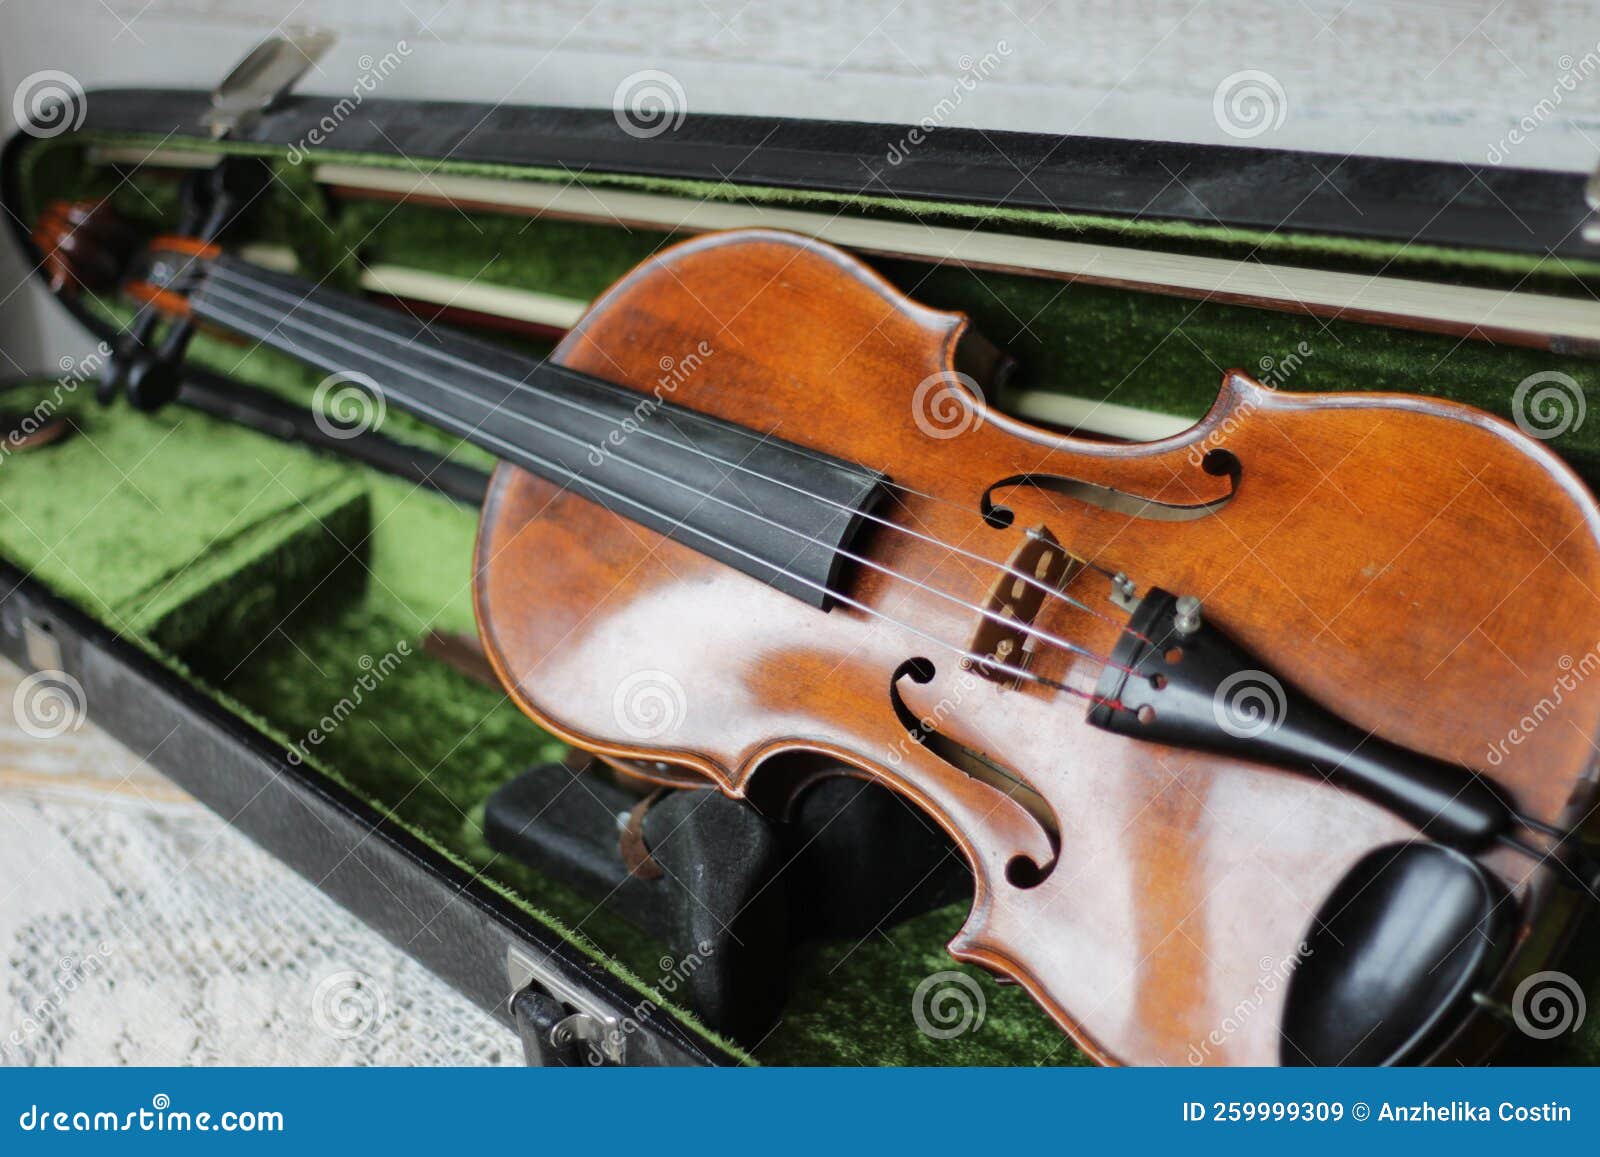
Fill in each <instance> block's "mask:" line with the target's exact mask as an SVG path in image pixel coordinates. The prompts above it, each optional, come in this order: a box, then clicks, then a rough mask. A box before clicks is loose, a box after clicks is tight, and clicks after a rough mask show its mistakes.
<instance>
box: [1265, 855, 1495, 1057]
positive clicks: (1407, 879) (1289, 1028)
mask: <svg viewBox="0 0 1600 1157" xmlns="http://www.w3.org/2000/svg"><path fill="white" fill-rule="evenodd" d="M1516 914H1517V909H1516V905H1515V904H1514V903H1511V902H1510V901H1509V898H1508V896H1507V894H1506V890H1505V888H1504V886H1503V885H1502V884H1501V883H1500V881H1499V880H1497V879H1495V878H1494V877H1493V876H1492V875H1491V874H1490V873H1488V872H1486V871H1484V869H1483V867H1482V866H1481V865H1480V864H1479V863H1477V861H1475V860H1472V859H1470V858H1468V857H1467V856H1464V855H1462V854H1461V853H1460V852H1456V851H1453V850H1451V849H1449V848H1446V847H1445V846H1443V845H1442V844H1434V843H1424V842H1420V841H1419V842H1414V843H1406V844H1400V845H1390V846H1387V847H1380V848H1374V849H1373V850H1372V851H1371V852H1369V853H1367V855H1366V856H1364V857H1363V858H1362V859H1361V860H1360V861H1359V862H1358V863H1357V864H1356V865H1355V866H1354V867H1352V868H1351V869H1350V871H1349V873H1348V874H1347V875H1346V876H1345V877H1344V879H1343V880H1342V881H1340V883H1339V884H1338V886H1337V887H1335V888H1334V889H1333V891H1332V892H1330V893H1329V894H1328V898H1327V899H1326V900H1325V901H1324V902H1323V905H1322V908H1321V910H1320V911H1318V913H1317V916H1316V919H1315V920H1314V921H1313V923H1312V928H1311V931H1310V932H1309V933H1308V934H1307V936H1306V939H1305V942H1304V944H1303V946H1302V948H1301V958H1300V962H1299V965H1298V966H1297V967H1296V969H1295V971H1294V973H1293V974H1292V976H1291V977H1290V980H1289V989H1288V993H1287V995H1286V996H1285V999H1284V1007H1283V1023H1282V1036H1281V1045H1282V1060H1283V1063H1284V1064H1285V1065H1317V1066H1326V1065H1393V1064H1405V1063H1408V1062H1414V1061H1416V1060H1419V1059H1422V1058H1424V1057H1426V1056H1427V1054H1428V1053H1430V1052H1431V1051H1432V1050H1433V1049H1434V1048H1436V1047H1437V1046H1438V1044H1439V1043H1440V1041H1441V1039H1442V1038H1443V1037H1444V1036H1445V1035H1447V1034H1448V1033H1449V1031H1450V1030H1451V1028H1453V1027H1454V1025H1455V1024H1456V1023H1457V1022H1458V1021H1459V1016H1460V1012H1461V1010H1462V1006H1463V1005H1464V1004H1465V1003H1467V1002H1470V1001H1471V999H1472V994H1473V993H1474V991H1477V990H1479V989H1480V988H1481V987H1486V986H1487V982H1488V981H1489V980H1491V979H1492V978H1493V976H1494V973H1495V972H1496V971H1497V970H1498V968H1499V966H1500V964H1501V962H1502V961H1503V960H1504V959H1505V954H1506V951H1507V950H1508V949H1509V948H1510V938H1511V934H1512V931H1513V929H1514V926H1515V922H1516Z"/></svg>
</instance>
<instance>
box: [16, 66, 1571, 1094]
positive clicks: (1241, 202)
mask: <svg viewBox="0 0 1600 1157" xmlns="http://www.w3.org/2000/svg"><path fill="white" fill-rule="evenodd" d="M91 96H92V99H90V100H89V101H88V118H87V122H86V124H85V125H84V126H83V131H85V132H104V133H111V134H140V135H143V136H146V137H148V138H152V139H161V138H170V137H171V136H179V137H187V138H193V139H196V140H208V139H209V134H208V133H207V131H206V130H204V129H203V128H201V127H200V118H201V115H202V114H203V113H204V112H205V110H206V109H207V108H208V104H209V102H208V96H207V94H205V93H200V92H192V91H167V90H112V91H102V92H96V93H93V94H91ZM334 103H335V98H331V97H291V98H288V99H286V100H284V101H282V102H280V103H279V104H278V105H277V106H276V107H275V108H274V109H272V110H270V111H268V112H267V113H266V114H265V115H264V116H263V117H262V119H261V120H260V121H258V122H257V123H256V124H255V125H254V126H253V127H252V128H251V129H250V130H249V131H248V133H246V134H245V137H244V139H245V140H247V141H251V142H255V143H259V144H276V145H279V146H282V147H284V148H288V147H290V146H291V145H296V144H297V143H299V142H302V141H304V140H305V139H306V138H307V137H308V135H310V134H311V133H312V131H313V130H316V132H317V133H319V134H322V135H323V139H324V145H323V147H324V148H327V149H338V150H340V151H341V152H363V153H370V154H386V155H394V154H395V153H396V152H397V150H402V149H403V150H404V151H405V152H406V153H408V154H410V155H413V156H419V157H428V158H443V157H448V158H450V159H452V160H456V161H462V162H479V163H496V164H509V165H526V166H541V165H542V166H554V165H561V166H564V167H566V168H568V169H570V170H572V171H575V172H581V171H584V170H589V171H593V172H596V173H634V174H643V175H649V176H657V177H679V178H689V179H707V180H714V181H719V182H720V181H738V182H741V183H747V184H757V185H762V184H765V185H778V186H788V187H798V188H807V189H815V190H827V191H832V192H837V193H842V194H856V193H866V194H876V195H882V196H897V197H904V198H911V199H924V200H943V201H952V202H964V203H985V204H1005V205H1009V206H1013V207H1019V208H1034V209H1047V210H1053V211H1057V212H1078V213H1090V214H1102V215H1106V216H1131V215H1134V214H1138V215H1141V216H1145V217H1163V218H1168V219H1174V220H1192V221H1198V222H1207V223H1211V224H1216V223H1219V222H1220V223H1224V224H1229V225H1239V226H1259V227H1263V228H1279V229H1284V230H1291V231H1308V232H1321V233H1341V234H1348V235H1361V236H1368V237H1377V238H1400V239H1405V240H1411V241H1415V242H1418V243H1436V244H1440V245H1470V246H1473V247H1478V248H1502V249H1508V250H1519V251H1526V252H1537V253H1548V254H1557V255H1567V256H1584V255H1592V254H1593V252H1594V251H1595V249H1596V247H1595V246H1591V245H1587V244H1585V243H1583V242H1582V241H1581V240H1580V237H1581V232H1582V231H1581V229H1580V228H1579V226H1580V225H1581V223H1582V222H1583V221H1584V220H1585V219H1587V217H1588V213H1589V210H1588V207H1587V205H1586V204H1585V201H1584V197H1583V179H1582V178H1581V177H1578V176H1572V175H1561V174H1551V173H1540V172H1530V171H1522V170H1512V169H1500V168H1490V167H1486V166H1466V165H1447V164H1435V163H1428V162H1411V161H1391V160H1382V159H1375V158H1359V157H1351V158H1340V157H1333V156H1324V155H1320V154H1313V153H1292V152H1286V151H1282V150H1268V149H1247V148H1236V147H1196V146H1189V145H1180V144H1170V143H1161V142H1137V141H1114V140H1097V139H1089V138H1068V137H1053V136H1047V135H1040V134H1020V133H999V132H990V133H986V132H979V131H968V130H961V129H939V130H937V131H934V132H929V133H926V134H925V140H924V141H923V143H921V144H920V145H919V146H918V147H917V148H916V149H914V150H910V151H909V152H906V153H904V154H903V155H902V157H901V159H900V160H899V161H898V163H892V162H891V161H890V160H889V155H890V150H891V149H892V148H893V146H894V145H895V144H896V142H899V141H902V140H903V139H904V138H905V137H906V136H907V134H908V133H909V132H910V128H909V127H908V126H889V125H870V124H856V123H844V122H816V121H799V120H773V119H767V118H751V117H733V116H691V117H688V118H686V119H685V120H684V122H683V123H682V125H681V126H680V127H679V128H678V129H676V130H675V131H673V132H672V133H669V134H663V135H662V136H660V137H657V138H653V139H646V140H641V139H638V138H635V137H633V136H630V135H628V134H627V133H625V132H623V131H622V129H621V128H620V127H619V126H618V124H617V123H616V120H615V118H614V116H613V114H612V113H611V112H610V111H608V110H589V109H557V108H516V107H503V106H488V105H477V104H462V103H440V102H414V101H389V100H371V101H367V102H365V103H363V104H362V105H361V106H360V108H359V110H358V112H357V113H356V114H355V115H350V116H348V117H347V118H339V117H335V116H334V115H333V111H334V110H333V106H334ZM329 119H332V120H333V121H335V122H336V123H337V128H335V129H334V130H333V131H332V132H328V131H327V128H326V121H328V120H329ZM28 143H29V139H28V138H26V137H23V136H22V135H20V134H19V135H18V136H16V137H14V138H13V139H12V140H11V141H10V142H9V143H8V144H7V146H6V149H5V152H4V156H3V160H0V201H3V202H4V204H5V205H6V206H8V207H12V211H11V212H10V213H9V214H8V216H9V217H10V219H11V222H12V225H13V229H14V231H15V233H16V235H17V240H18V243H19V244H20V245H21V246H22V247H23V249H24V250H25V251H27V252H29V253H31V254H32V255H33V257H34V259H35V262H36V264H37V258H38V254H37V252H36V251H34V249H33V246H32V242H31V240H30V239H29V238H28V237H27V236H26V233H25V231H24V229H23V227H22V225H21V216H20V214H19V213H18V212H17V211H16V209H15V207H16V206H17V205H18V201H19V192H20V190H19V187H18V176H19V165H18V160H19V158H20V155H21V152H22V149H23V148H24V147H26V145H27V144H28ZM316 153H317V150H315V149H313V150H310V151H309V158H310V159H312V160H315V159H316ZM863 166H865V167H863ZM1019 172H1021V173H1027V174H1028V177H1027V178H1026V179H1019ZM1174 173H1182V174H1183V180H1182V181H1181V182H1177V181H1174V180H1173V179H1172V176H1173V174H1174ZM1191 190H1192V191H1191ZM1441 206H1443V207H1442V208H1441ZM78 316H79V319H80V320H82V321H84V322H85V324H88V325H89V326H90V328H91V329H94V330H96V331H97V332H100V334H101V336H105V334H104V332H103V331H104V329H105V327H104V326H103V325H101V324H99V323H97V322H96V321H94V319H92V318H90V317H89V316H87V315H85V314H82V313H79V314H78ZM202 384H203V383H202ZM196 388H198V387H196ZM187 400H190V401H191V402H193V401H195V400H196V399H187ZM200 401H202V402H203V399H200ZM214 404H215V405H216V406H219V407H222V410H225V409H226V407H227V405H228V404H229V400H228V397H226V396H223V397H221V400H214ZM219 412H222V411H219ZM286 425H287V426H292V425H293V423H286ZM300 425H301V426H303V425H304V423H300ZM291 433H292V431H291ZM348 445H349V444H348V443H346V444H345V446H346V447H348ZM396 453H397V452H396ZM394 456H395V455H394V454H379V455H376V456H375V459H374V462H373V464H374V465H375V466H377V467H379V468H388V469H394V468H395V467H394V465H393V464H392V463H389V462H386V461H385V460H384V458H385V457H394ZM402 465H404V464H402ZM480 484H481V480H480V479H472V478H468V479H465V480H464V481H463V483H462V487H461V492H460V493H458V494H457V496H458V497H468V496H470V495H471V494H472V493H474V492H475V490H476V487H477V486H478V485H480ZM0 583H3V584H4V588H3V589H4V590H5V592H6V593H5V594H4V595H3V596H0V652H3V653H4V654H5V655H6V656H7V657H9V658H10V659H11V660H13V661H14V662H16V663H18V664H19V665H21V666H22V667H24V668H26V669H29V670H34V669H38V668H39V667H40V666H43V665H45V664H42V663H40V662H39V661H38V658H39V653H40V650H41V647H40V645H39V640H40V639H41V638H43V639H46V640H48V644H47V646H46V649H48V651H49V652H50V655H49V658H50V663H49V665H52V666H56V667H59V668H60V669H62V670H64V671H66V672H67V673H68V674H70V675H72V676H73V677H74V678H76V679H77V680H78V681H79V682H80V683H81V684H82V685H83V687H84V689H85V692H86V695H87V701H88V702H89V703H90V704H91V705H92V708H93V715H92V718H93V719H94V722H95V723H97V724H98V725H99V726H101V727H102V728H104V729H105V730H106V731H108V732H109V733H110V734H112V735H113V736H115V737H116V738H117V739H118V740H120V741H121V742H122V743H123V744H125V745H126V746H127V747H128V748H130V749H131V750H132V751H134V752H135V753H136V754H138V755H141V756H146V757H147V758H148V761H149V762H150V763H151V764H152V765H153V766H155V767H156V768H158V769H159V770H161V771H162V772H163V773H164V774H166V775H168V776H169V777H170V778H171V779H172V780H173V781H174V782H175V783H177V784H178V785H179V786H181V787H183V788H184V789H185V790H187V791H188V792H190V793H191V794H193V795H194V796H195V797H196V798H198V799H199V800H200V801H201V802H203V803H204V804H206V805H207V806H208V807H210V808H211V809H212V810H213V811H215V812H217V813H218V814H219V815H220V816H222V817H223V818H224V819H225V820H227V821H228V822H229V823H231V824H233V825H234V826H236V827H238V828H239V829H240V830H241V831H242V832H244V833H245V834H246V835H247V836H249V837H250V838H251V839H252V840H254V841H255V842H256V843H258V844H259V845H261V846H262V847H263V848H265V849H266V850H267V851H269V852H270V853H272V854H273V855H274V856H276V857H277V858H279V859H281V860H282V861H284V862H285V863H286V864H288V865H289V866H290V867H292V868H293V869H294V870H295V871H297V872H298V873H299V874H300V875H302V876H304V877H305V878H306V879H308V880H310V881H312V882H313V883H315V884H316V885H317V886H318V887H319V888H321V889H322V890H323V891H325V892H327V893H328V894H329V895H330V896H332V897H333V898H334V899H336V900H338V901H339V902H340V903H341V904H342V905H344V906H345V907H346V908H347V909H348V910H349V911H350V912H352V913H353V914H354V915H356V916H357V917H358V918H360V919H361V920H362V921H364V922H365V923H367V924H368V925H370V926H371V927H373V928H374V929H376V930H378V931H379V932H381V933H382V934H383V935H384V936H386V937H387V938H388V939H389V940H391V941H392V942H393V943H394V944H396V945H397V946H398V947H400V948H401V949H402V950H404V951H405V952H407V953H409V954H411V955H412V956H414V957H415V958H417V959H418V960H419V961H420V962H421V963H423V964H424V965H425V966H427V967H428V968H429V969H431V970H432V971H434V972H435V973H437V974H438V975H439V976H441V977H442V978H444V979H445V980H446V981H448V982H449V983H451V984H452V985H454V986H455V987H456V988H458V989H460V990H461V991H462V992H463V993H465V994H466V995H468V996H470V997H471V998H472V999H473V1000H475V1001H476V1002H477V1003H478V1004H480V1005H481V1006H482V1007H483V1008H485V1009H486V1010H488V1011H490V1012H491V1013H493V1014H494V1015H496V1016H497V1017H499V1019H501V1020H502V1021H504V1022H505V1023H506V1024H508V1025H510V1026H512V1027H514V1028H519V1030H522V1031H526V1030H527V1029H528V1027H529V1025H530V1024H535V1025H537V1026H538V1027H540V1028H541V1029H546V1028H549V1027H550V1025H551V1024H552V1023H554V1019H555V1018H560V1017H561V1016H562V1015H564V1014H570V1013H571V1012H572V1011H573V1004H572V1001H571V1000H570V999H565V997H572V996H577V997H578V998H580V999H581V1000H582V1001H583V1002H584V1004H585V1005H587V1006H588V1007H589V1008H591V1009H598V1010H600V1011H601V1012H602V1013H603V1014H604V1015H606V1016H608V1017H610V1018H612V1019H613V1021H614V1023H616V1024H618V1025H621V1026H624V1027H623V1030H622V1031H621V1032H620V1033H617V1034H614V1035H615V1036H616V1037H617V1038H618V1039H620V1041H621V1045H620V1050H614V1054H613V1055H612V1056H611V1057H610V1058H609V1059H610V1060H612V1061H616V1060H620V1061H621V1062H622V1063H626V1064H641V1065H707V1064H726V1063H731V1062H733V1061H734V1059H735V1058H733V1057H732V1056H731V1055H729V1054H726V1053H724V1052H722V1051H720V1050H718V1049H716V1048H714V1047H712V1046H710V1045H707V1044H706V1043H704V1042H703V1041H702V1039H701V1038H699V1037H698V1036H691V1035H690V1034H689V1033H688V1032H686V1031H685V1030H684V1029H683V1028H682V1027H681V1026H680V1025H678V1024H677V1023H676V1022H675V1021H674V1020H673V1019H671V1018H670V1017H667V1016H664V1015H663V1014H661V1013H660V1012H659V1011H658V1010H656V1009H655V1008H654V1007H653V1006H652V1005H650V1004H648V1003H647V1002H646V1003H641V1001H640V998H639V996H638V994H636V993H634V992H633V991H632V990H631V989H629V988H628V987H626V986H625V985H623V984H622V983H621V982H620V981H619V980H618V979H617V978H616V977H615V976H613V975H612V974H611V973H610V972H608V971H606V970H605V969H604V968H602V967H600V966H599V965H597V964H595V963H594V962H593V961H591V960H589V959H588V958H587V957H585V956H583V955H582V954H581V953H579V952H578V951H577V950H576V949H574V948H573V947H572V946H570V945H568V944H567V943H566V942H565V941H563V940H562V939H561V938H560V937H559V936H557V935H556V934H554V933H553V932H551V931H550V930H549V929H547V928H546V927H545V926H544V925H542V924H541V923H539V922H538V921H535V920H533V919H532V918H530V917H528V916H527V915H526V914H524V913H522V912H520V911H518V910H517V909H516V908H515V907H513V906H512V905H511V904H509V903H508V902H506V901H505V900H504V899H502V898H501V897H499V896H498V895H496V894H495V892H494V891H493V890H492V889H490V888H489V887H487V886H486V885H485V884H484V883H482V882H481V881H479V880H477V879H476V878H474V877H472V876H471V875H469V874H468V873H467V872H465V871H463V870H462V869H461V868H460V867H458V866H457V865H455V864H454V863H452V862H450V861H449V860H447V859H446V858H445V857H443V856H442V855H440V854H438V853H437V852H435V851H433V850H432V849H431V848H429V847H427V846H426V845H424V844H423V843H421V842H420V841H418V840H417V839H416V838H414V837H413V836H411V835H410V834H409V833H407V832H405V831H404V830H402V829H400V828H399V827H397V826H396V825H394V824H392V823H391V822H389V821H387V820H385V819H384V818H382V817H381V816H380V815H379V814H378V813H377V812H376V811H374V810H373V809H372V808H370V807H368V806H367V805H366V804H364V803H363V802H361V801H360V800H359V799H357V798H355V797H354V796H352V795H350V794H349V793H347V792H345V791H343V790H341V789H339V788H338V787H337V786H336V785H334V784H332V783H330V782H329V781H327V780H326V779H325V778H324V777H322V776H321V775H319V774H318V773H316V772H315V771H313V770H311V769H309V768H306V767H303V766H296V765H295V764H292V763H291V762H289V760H288V758H287V752H286V751H285V750H284V749H283V748H282V747H281V746H279V745H277V744H275V743H274V742H272V741H271V740H270V739H269V738H268V737H266V736H265V735H263V734H261V733H260V732H258V731H256V730H255V729H254V728H252V727H251V726H250V725H249V724H248V723H247V722H245V721H244V720H242V719H240V718H238V717H236V716H234V715H233V714H231V713H230V712H228V711H226V710H225V709H224V708H223V707H221V706H220V705H219V704H217V703H216V702H215V701H213V700H212V699H210V698H208V697H207V696H206V695H204V694H203V693H201V692H200V691H199V690H198V689H196V688H194V687H191V686H189V685H188V684H186V683H185V682H184V681H183V680H182V679H181V678H180V677H179V676H178V675H177V674H175V673H174V672H172V671H171V670H169V669H167V668H165V667H163V666H162V665H160V664H159V663H158V662H156V661H155V660H154V659H153V658H151V657H150V656H149V655H147V654H146V653H145V652H143V651H142V650H140V649H138V648H137V647H135V646H134V645H132V644H130V643H128V642H126V641H124V640H121V639H118V638H116V637H114V635H113V634H112V633H111V632H110V631H108V630H107V629H105V628H104V627H103V626H101V625H100V624H98V623H96V622H95V621H94V620H92V619H91V618H89V617H88V616H87V615H85V614H84V613H83V612H81V611H79V610H77V609H76V608H75V607H72V606H70V605H68V604H67V603H65V602H63V601H62V600H60V599H58V598H56V597H55V596H53V595H51V594H50V593H49V592H48V591H46V590H45V589H44V588H43V586H42V585H41V584H39V583H37V582H35V581H34V580H32V579H30V578H28V577H27V576H26V575H24V574H23V573H22V572H21V571H19V570H17V569H16V568H15V567H13V566H11V565H9V564H7V563H4V562H0ZM57 650H58V651H59V659H57V657H56V654H55V652H56V651H57ZM379 879H381V880H382V881H384V883H383V884H382V885H378V884H377V883H375V881H377V880H379ZM530 961H531V962H533V963H534V966H535V971H536V975H535V977H534V983H533V986H532V987H531V988H530V987H527V986H526V985H525V982H526V981H527V980H528V969H527V963H528V962H530ZM552 994H553V995H552ZM563 994H565V997H564V996H563ZM530 995H531V996H532V997H533V998H535V999H532V1000H530ZM530 1006H531V1007H530ZM529 1051H530V1059H541V1060H545V1061H552V1060H555V1061H561V1060H566V1061H570V1060H571V1057H570V1055H569V1056H567V1057H564V1058H563V1057H553V1056H552V1055H551V1054H550V1050H548V1049H540V1048H537V1047H535V1048H530V1050H529ZM617 1054H620V1055H617Z"/></svg>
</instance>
